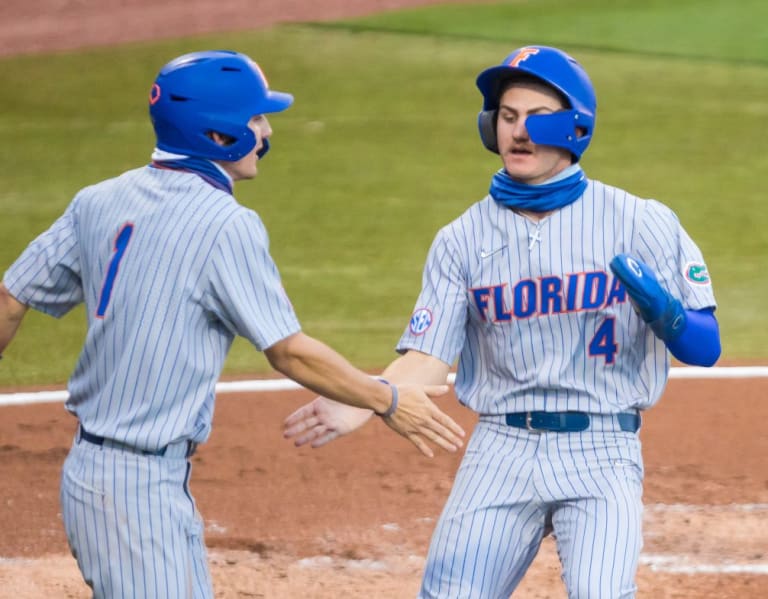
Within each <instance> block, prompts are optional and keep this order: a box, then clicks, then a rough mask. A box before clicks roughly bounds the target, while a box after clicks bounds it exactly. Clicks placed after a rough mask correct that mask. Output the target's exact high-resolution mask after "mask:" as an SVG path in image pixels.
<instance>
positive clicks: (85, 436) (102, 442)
mask: <svg viewBox="0 0 768 599" xmlns="http://www.w3.org/2000/svg"><path fill="white" fill-rule="evenodd" d="M79 438H80V440H82V441H88V443H92V444H93V445H98V446H100V447H111V448H112V449H122V450H123V451H129V452H131V453H137V454H139V455H148V456H156V457H164V456H165V454H166V453H167V452H168V447H170V446H169V445H166V446H165V447H161V448H160V449H156V450H150V449H139V448H138V447H134V446H133V445H128V444H127V443H121V442H120V441H114V440H113V439H107V438H105V437H99V436H98V435H94V434H92V433H89V432H88V431H87V430H85V429H84V428H83V426H82V425H80V437H79ZM184 443H185V444H186V451H185V452H184V456H183V457H185V458H189V457H192V455H194V453H195V451H196V450H197V443H195V442H194V441H184ZM174 445H176V444H175V443H174ZM179 457H181V456H179Z"/></svg>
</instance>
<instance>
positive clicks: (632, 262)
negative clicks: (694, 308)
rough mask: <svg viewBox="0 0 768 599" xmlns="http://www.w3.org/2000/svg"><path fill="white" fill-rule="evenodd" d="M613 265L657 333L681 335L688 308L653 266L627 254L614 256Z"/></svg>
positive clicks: (669, 337) (667, 338)
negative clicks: (669, 289) (671, 290)
mask: <svg viewBox="0 0 768 599" xmlns="http://www.w3.org/2000/svg"><path fill="white" fill-rule="evenodd" d="M610 267H611V271H613V274H614V275H615V276H616V278H618V279H619V280H620V281H621V283H622V284H623V285H624V288H625V289H626V290H627V295H629V299H630V301H631V302H632V305H633V306H634V308H635V310H636V311H637V313H638V314H639V315H640V317H641V318H642V319H643V320H644V321H645V322H647V323H648V324H649V325H650V327H651V328H652V329H653V332H654V333H656V336H657V337H659V338H660V339H662V340H664V341H672V340H673V339H676V338H677V337H678V336H680V334H681V333H682V332H683V328H684V327H685V323H686V316H685V309H684V308H683V306H682V304H681V303H680V300H678V299H677V298H674V297H672V295H671V294H670V293H669V292H668V291H667V290H666V289H664V287H662V286H661V283H659V280H658V279H657V277H656V273H654V272H653V270H652V269H651V267H649V266H648V265H647V264H645V263H643V262H641V261H640V260H638V259H637V258H633V257H632V256H630V255H628V254H618V255H617V256H615V257H614V258H613V260H611V263H610Z"/></svg>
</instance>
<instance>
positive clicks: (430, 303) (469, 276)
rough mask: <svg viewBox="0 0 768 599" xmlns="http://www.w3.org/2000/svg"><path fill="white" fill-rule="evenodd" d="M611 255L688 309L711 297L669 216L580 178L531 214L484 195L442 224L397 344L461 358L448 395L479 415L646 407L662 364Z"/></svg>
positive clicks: (693, 250) (665, 362)
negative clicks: (632, 259)
mask: <svg viewBox="0 0 768 599" xmlns="http://www.w3.org/2000/svg"><path fill="white" fill-rule="evenodd" d="M619 253H628V254H631V255H633V256H636V257H637V258H639V259H640V260H641V261H643V262H645V263H646V264H648V265H649V266H650V267H651V268H652V269H653V270H654V271H655V272H656V273H657V275H658V278H659V280H660V281H661V283H662V285H664V286H665V287H666V288H667V289H668V290H669V291H670V292H671V293H672V294H673V295H674V296H676V297H678V298H680V299H681V301H682V303H683V305H684V307H686V308H687V309H693V310H697V309H704V308H714V307H715V306H716V304H715V298H714V295H713V292H712V286H711V283H710V280H709V276H708V274H707V270H706V266H705V264H704V260H703V258H702V255H701V251H700V250H699V248H698V247H697V246H696V244H695V243H694V242H693V241H692V240H691V238H690V237H689V235H688V234H687V233H686V232H685V230H684V229H683V227H682V226H681V224H680V222H679V221H678V219H677V217H676V216H675V214H674V213H673V212H672V211H671V210H670V209H669V208H667V207H665V206H664V205H662V204H661V203H659V202H657V201H655V200H644V199H640V198H637V197H635V196H632V195H630V194H629V193H627V192H625V191H623V190H621V189H618V188H615V187H610V186H608V185H605V184H603V183H600V182H598V181H591V180H590V181H589V185H588V187H587V188H586V190H585V192H584V194H583V195H582V196H581V197H580V198H579V199H578V200H577V201H576V202H574V203H572V204H570V205H568V206H565V207H563V208H561V209H559V210H557V211H555V212H554V213H552V214H550V215H548V216H547V217H545V218H544V219H543V220H541V221H539V222H534V221H533V220H531V219H528V218H527V217H525V216H523V215H520V214H518V213H516V212H514V211H512V210H510V209H507V208H505V207H504V206H501V205H500V204H498V203H496V202H495V201H494V200H493V199H492V198H491V197H490V196H486V197H485V198H484V199H483V200H481V201H480V202H477V203H476V204H474V205H473V206H471V207H470V208H469V209H468V210H467V211H466V212H465V213H464V214H462V215H461V216H460V217H459V218H457V219H456V220H455V221H453V222H452V223H450V224H449V225H447V226H445V227H444V228H442V229H441V230H440V231H439V232H438V234H437V236H436V237H435V240H434V242H433V244H432V247H431V248H430V250H429V254H428V257H427V260H426V264H425V267H424V273H423V282H422V290H421V293H420V295H419V298H418V300H417V302H416V307H415V310H414V312H413V315H412V317H411V320H410V322H409V324H408V326H407V327H406V330H405V332H404V333H403V335H402V337H401V339H400V341H399V343H398V346H397V349H398V351H400V352H403V351H405V350H409V349H414V350H418V351H421V352H424V353H427V354H430V355H432V356H435V357H437V358H439V359H440V360H442V361H444V362H446V363H448V364H453V363H454V361H455V360H456V358H457V357H458V369H457V373H456V394H457V396H458V398H459V400H460V401H461V402H462V403H463V404H465V405H467V406H468V407H470V408H471V409H473V410H475V411H476V412H479V413H484V414H499V413H506V412H519V411H529V410H548V411H564V410H579V411H586V412H592V413H614V412H619V411H622V410H626V409H629V408H648V407H650V406H651V405H653V404H654V403H655V402H656V401H657V400H658V398H659V396H660V395H661V392H662V390H663V388H664V386H665V384H666V380H667V376H668V372H669V365H670V360H669V355H668V352H667V350H666V347H665V345H664V343H663V342H662V341H661V340H659V339H658V338H657V337H656V336H655V335H654V333H653V332H652V330H651V329H650V327H649V326H647V325H646V324H645V323H644V322H643V321H642V320H641V319H640V317H639V316H638V315H637V314H636V313H635V311H634V310H633V308H632V306H631V303H630V302H629V300H628V296H627V294H626V290H625V289H624V287H623V285H622V284H621V283H620V281H619V280H618V279H616V278H615V277H614V276H613V274H612V273H611V271H610V268H609V266H608V265H609V262H610V260H611V259H612V258H613V257H614V256H615V255H616V254H619Z"/></svg>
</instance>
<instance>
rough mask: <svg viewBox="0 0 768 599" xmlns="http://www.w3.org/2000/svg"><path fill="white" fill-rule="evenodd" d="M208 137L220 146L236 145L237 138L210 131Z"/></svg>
mask: <svg viewBox="0 0 768 599" xmlns="http://www.w3.org/2000/svg"><path fill="white" fill-rule="evenodd" d="M206 135H207V136H208V137H209V138H211V139H212V140H213V142H214V143H215V144H217V145H219V146H231V145H232V144H233V143H235V141H236V140H235V138H234V137H231V136H230V135H225V134H224V133H219V132H218V131H208V133H206Z"/></svg>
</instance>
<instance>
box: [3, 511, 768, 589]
mask: <svg viewBox="0 0 768 599" xmlns="http://www.w3.org/2000/svg"><path fill="white" fill-rule="evenodd" d="M645 510H646V512H653V513H659V512H669V511H672V512H709V511H716V512H733V513H743V512H761V511H762V512H768V503H730V504H723V505H714V504H711V505H699V504H681V503H674V504H665V503H653V504H648V505H646V506H645ZM424 520H427V521H429V522H433V521H434V520H433V519H432V518H426V519H424ZM381 528H382V530H384V531H386V532H387V533H392V532H397V531H400V530H401V529H402V527H400V526H398V525H397V524H394V523H391V522H390V523H387V524H383V525H382V527H381ZM227 532H228V531H227V529H226V528H225V527H223V526H221V525H220V524H218V523H217V522H215V521H209V522H207V523H206V534H207V535H210V536H212V537H215V536H219V535H226V534H227ZM219 554H222V552H221V551H212V552H211V557H212V558H216V557H217V556H218V555H219ZM399 557H402V556H399ZM67 559H70V558H69V556H67ZM36 561H38V560H36V559H35V558H20V557H2V556H0V566H13V565H16V564H17V565H19V566H24V565H28V564H34V563H35V562H36ZM407 561H408V562H409V563H411V564H415V565H416V566H417V567H421V566H423V564H424V557H423V556H419V555H409V556H408V557H407ZM296 563H297V565H298V566H299V567H300V568H316V569H328V568H340V567H341V568H346V569H351V570H361V571H366V570H371V571H389V570H391V569H392V566H393V564H391V563H389V561H388V560H387V559H386V558H385V559H383V560H381V559H378V560H373V559H369V558H363V559H358V560H354V559H340V558H338V557H332V556H327V555H318V556H311V557H307V558H303V559H300V560H298V561H297V562H296ZM640 565H641V566H645V567H648V568H649V569H650V570H652V571H653V572H660V573H670V574H688V575H692V576H694V575H697V574H733V575H768V562H766V561H764V560H761V561H754V562H749V563H745V562H737V561H735V560H733V559H729V558H727V557H725V558H724V559H722V560H721V561H719V562H717V563H713V562H711V561H710V562H703V561H699V560H697V559H696V558H694V557H692V556H690V555H685V554H674V553H673V554H655V553H642V554H641V555H640Z"/></svg>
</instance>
